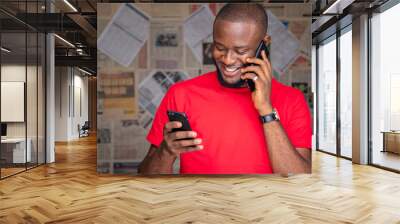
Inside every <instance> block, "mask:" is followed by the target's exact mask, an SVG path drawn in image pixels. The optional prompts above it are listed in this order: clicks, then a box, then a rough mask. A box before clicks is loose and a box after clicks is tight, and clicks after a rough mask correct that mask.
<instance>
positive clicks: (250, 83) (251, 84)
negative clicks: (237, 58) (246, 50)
mask: <svg viewBox="0 0 400 224" xmlns="http://www.w3.org/2000/svg"><path fill="white" fill-rule="evenodd" d="M263 50H264V51H265V54H266V56H267V58H268V60H269V45H268V46H267V45H265V42H264V40H262V41H261V42H260V44H259V45H258V47H257V49H256V54H255V57H256V58H260V59H262V55H261V52H262V51H263ZM250 65H254V64H253V63H249V64H247V65H246V66H250ZM246 83H247V87H249V89H250V90H251V91H254V90H255V89H256V85H255V84H254V81H253V80H252V79H246Z"/></svg>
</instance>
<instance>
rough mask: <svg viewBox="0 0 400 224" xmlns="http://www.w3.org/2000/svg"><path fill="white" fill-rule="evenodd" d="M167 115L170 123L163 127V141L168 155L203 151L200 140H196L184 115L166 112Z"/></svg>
mask: <svg viewBox="0 0 400 224" xmlns="http://www.w3.org/2000/svg"><path fill="white" fill-rule="evenodd" d="M167 115H168V118H169V121H170V122H167V123H166V125H165V127H164V141H165V143H166V145H167V147H166V149H167V151H168V152H169V153H170V154H173V155H175V156H178V155H179V154H180V153H184V152H189V151H195V150H201V149H203V145H201V143H202V140H201V139H200V138H196V137H197V133H196V132H194V131H192V128H191V127H190V124H189V121H188V118H187V116H186V114H185V113H183V112H176V111H167ZM178 122H179V123H180V125H178V124H179V123H178Z"/></svg>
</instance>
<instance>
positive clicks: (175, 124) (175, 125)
mask: <svg viewBox="0 0 400 224" xmlns="http://www.w3.org/2000/svg"><path fill="white" fill-rule="evenodd" d="M180 127H182V123H181V122H179V121H171V122H167V123H166V124H165V126H164V134H166V133H169V132H171V131H172V129H174V128H180Z"/></svg>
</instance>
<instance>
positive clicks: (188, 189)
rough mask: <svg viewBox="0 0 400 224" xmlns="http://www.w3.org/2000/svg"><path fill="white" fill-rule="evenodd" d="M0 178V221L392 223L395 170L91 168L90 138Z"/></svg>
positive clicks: (338, 163) (322, 159)
mask: <svg viewBox="0 0 400 224" xmlns="http://www.w3.org/2000/svg"><path fill="white" fill-rule="evenodd" d="M56 158H57V162H56V163H55V164H51V165H47V166H42V167H39V168H36V169H33V170H30V171H28V172H26V173H22V174H19V175H17V176H14V177H10V178H8V179H5V180H3V181H0V223H373V224H375V223H385V224H386V223H400V175H398V174H395V173H391V172H387V171H383V170H380V169H377V168H374V167H369V166H359V165H352V164H351V162H350V161H347V160H343V159H337V158H335V157H333V156H329V155H326V154H322V153H319V152H315V153H314V155H313V174H312V175H296V176H290V177H287V178H285V177H280V176H218V177H216V176H189V177H184V178H183V177H172V176H162V177H157V178H154V177H152V178H148V177H131V176H104V175H98V174H97V173H96V141H95V138H94V137H90V138H84V139H83V140H81V141H77V142H71V143H69V144H58V145H57V153H56Z"/></svg>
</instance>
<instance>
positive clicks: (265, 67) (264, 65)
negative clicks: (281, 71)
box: [246, 50, 271, 80]
mask: <svg viewBox="0 0 400 224" xmlns="http://www.w3.org/2000/svg"><path fill="white" fill-rule="evenodd" d="M262 52H264V56H265V51H264V50H263V51H262ZM262 52H261V56H262ZM246 62H248V63H253V64H256V65H258V66H257V67H260V68H261V69H262V71H263V72H262V73H260V74H259V76H260V77H261V78H262V79H263V80H270V79H271V74H270V73H271V69H270V67H271V66H270V63H269V60H268V58H267V59H266V60H263V59H259V58H247V59H246ZM247 67H252V66H247Z"/></svg>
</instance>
